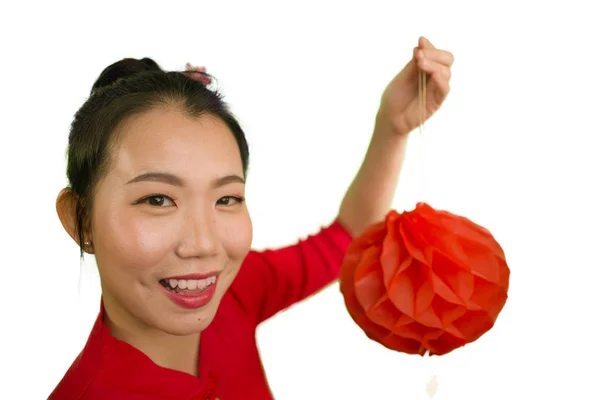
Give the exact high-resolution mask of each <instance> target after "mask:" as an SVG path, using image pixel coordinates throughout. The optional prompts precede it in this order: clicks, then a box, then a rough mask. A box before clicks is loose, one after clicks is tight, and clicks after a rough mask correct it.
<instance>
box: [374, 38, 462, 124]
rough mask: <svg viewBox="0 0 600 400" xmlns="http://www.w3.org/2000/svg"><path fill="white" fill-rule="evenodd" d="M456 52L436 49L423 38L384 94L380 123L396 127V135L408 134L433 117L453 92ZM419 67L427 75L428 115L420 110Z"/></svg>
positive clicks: (379, 115) (378, 116) (379, 114)
mask: <svg viewBox="0 0 600 400" xmlns="http://www.w3.org/2000/svg"><path fill="white" fill-rule="evenodd" d="M453 62H454V56H453V55H452V53H450V52H448V51H444V50H439V49H436V48H435V47H434V46H433V45H432V44H431V42H429V40H427V39H425V38H424V37H421V38H419V45H418V47H416V48H415V49H414V52H413V58H412V60H410V62H409V63H408V64H406V66H405V67H404V69H402V71H401V72H400V73H399V74H398V75H396V77H395V78H394V79H392V81H391V82H390V83H389V84H388V86H387V88H386V89H385V91H384V92H383V95H382V97H381V104H380V107H379V112H378V114H377V119H378V123H383V124H385V125H388V126H390V127H391V128H392V131H393V132H394V133H395V134H399V135H404V136H406V135H408V134H409V133H410V132H411V131H412V130H413V129H415V128H416V127H417V126H419V124H420V123H421V122H425V121H421V120H422V118H425V120H427V119H429V117H431V116H432V115H433V114H434V113H435V112H436V111H437V110H438V109H439V108H440V106H441V105H442V103H443V102H444V100H445V99H446V96H447V95H448V92H449V91H450V85H449V82H450V75H451V73H450V68H451V67H452V64H453ZM419 70H422V71H424V72H425V73H426V74H427V89H426V100H427V104H426V106H425V108H426V110H425V116H423V115H422V114H421V111H420V109H419V98H418V85H419Z"/></svg>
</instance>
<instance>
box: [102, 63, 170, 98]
mask: <svg viewBox="0 0 600 400" xmlns="http://www.w3.org/2000/svg"><path fill="white" fill-rule="evenodd" d="M149 71H162V69H161V68H160V66H159V65H158V64H157V63H156V62H155V61H154V60H152V59H150V58H142V59H141V60H138V59H136V58H124V59H122V60H120V61H117V62H116V63H114V64H111V65H109V66H108V67H106V68H105V69H104V71H102V73H101V74H100V76H99V77H98V79H97V80H96V82H95V83H94V86H92V93H93V92H95V91H97V90H98V89H101V88H103V87H107V86H110V85H112V84H114V83H115V82H117V81H118V80H121V79H126V78H131V77H133V76H135V75H137V74H139V73H142V72H149Z"/></svg>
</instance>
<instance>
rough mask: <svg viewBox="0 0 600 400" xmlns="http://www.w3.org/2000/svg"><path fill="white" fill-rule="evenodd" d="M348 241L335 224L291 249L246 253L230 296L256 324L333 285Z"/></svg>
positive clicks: (344, 233)
mask: <svg viewBox="0 0 600 400" xmlns="http://www.w3.org/2000/svg"><path fill="white" fill-rule="evenodd" d="M351 241H352V237H351V235H350V234H349V233H348V232H347V231H346V230H345V229H344V228H343V227H342V225H341V224H340V223H339V222H338V221H335V222H334V223H333V224H331V225H330V226H328V227H325V228H322V229H321V230H320V231H319V233H317V234H315V235H311V236H309V237H308V238H306V239H304V240H300V241H298V242H297V243H296V244H295V245H292V246H289V247H284V248H281V249H277V250H264V251H260V252H259V251H250V253H249V254H248V256H247V257H246V260H245V261H244V263H243V264H242V267H241V268H240V272H239V274H238V276H237V277H236V279H235V281H234V283H233V285H232V287H231V294H232V295H233V296H234V297H236V300H237V301H238V302H239V304H240V305H241V307H242V308H243V309H244V311H245V312H246V313H248V314H252V317H254V318H256V323H257V324H258V323H260V322H262V321H264V320H266V319H268V318H270V317H272V316H273V315H275V314H277V313H278V312H279V311H282V310H284V309H285V308H287V307H289V306H291V305H292V304H294V303H297V302H299V301H301V300H304V299H305V298H307V297H309V296H311V295H313V294H315V293H316V292H318V291H319V290H321V289H323V288H324V287H325V286H327V285H329V284H330V283H332V282H333V281H335V280H336V279H337V278H338V276H339V273H340V267H341V265H342V260H343V257H344V254H345V252H346V249H347V248H348V246H349V245H350V242H351Z"/></svg>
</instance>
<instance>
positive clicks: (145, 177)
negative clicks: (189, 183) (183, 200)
mask: <svg viewBox="0 0 600 400" xmlns="http://www.w3.org/2000/svg"><path fill="white" fill-rule="evenodd" d="M137 182H162V183H166V184H168V185H173V186H184V184H183V179H181V178H180V177H178V176H177V175H173V174H170V173H168V172H147V173H145V174H141V175H138V176H136V177H135V178H133V179H132V180H130V181H129V182H127V185H129V184H131V183H137ZM230 183H241V184H245V183H246V181H244V179H243V178H242V177H241V176H239V175H227V176H223V177H221V178H217V179H215V180H214V181H213V182H212V184H211V186H212V187H213V188H219V187H221V186H225V185H228V184H230Z"/></svg>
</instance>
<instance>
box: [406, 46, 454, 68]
mask: <svg viewBox="0 0 600 400" xmlns="http://www.w3.org/2000/svg"><path fill="white" fill-rule="evenodd" d="M414 57H415V58H416V59H417V60H418V61H422V60H428V61H433V62H437V63H440V64H443V65H445V66H447V67H451V66H452V64H454V55H453V54H452V53H450V52H449V51H446V50H440V49H423V48H419V47H415V49H414Z"/></svg>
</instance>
